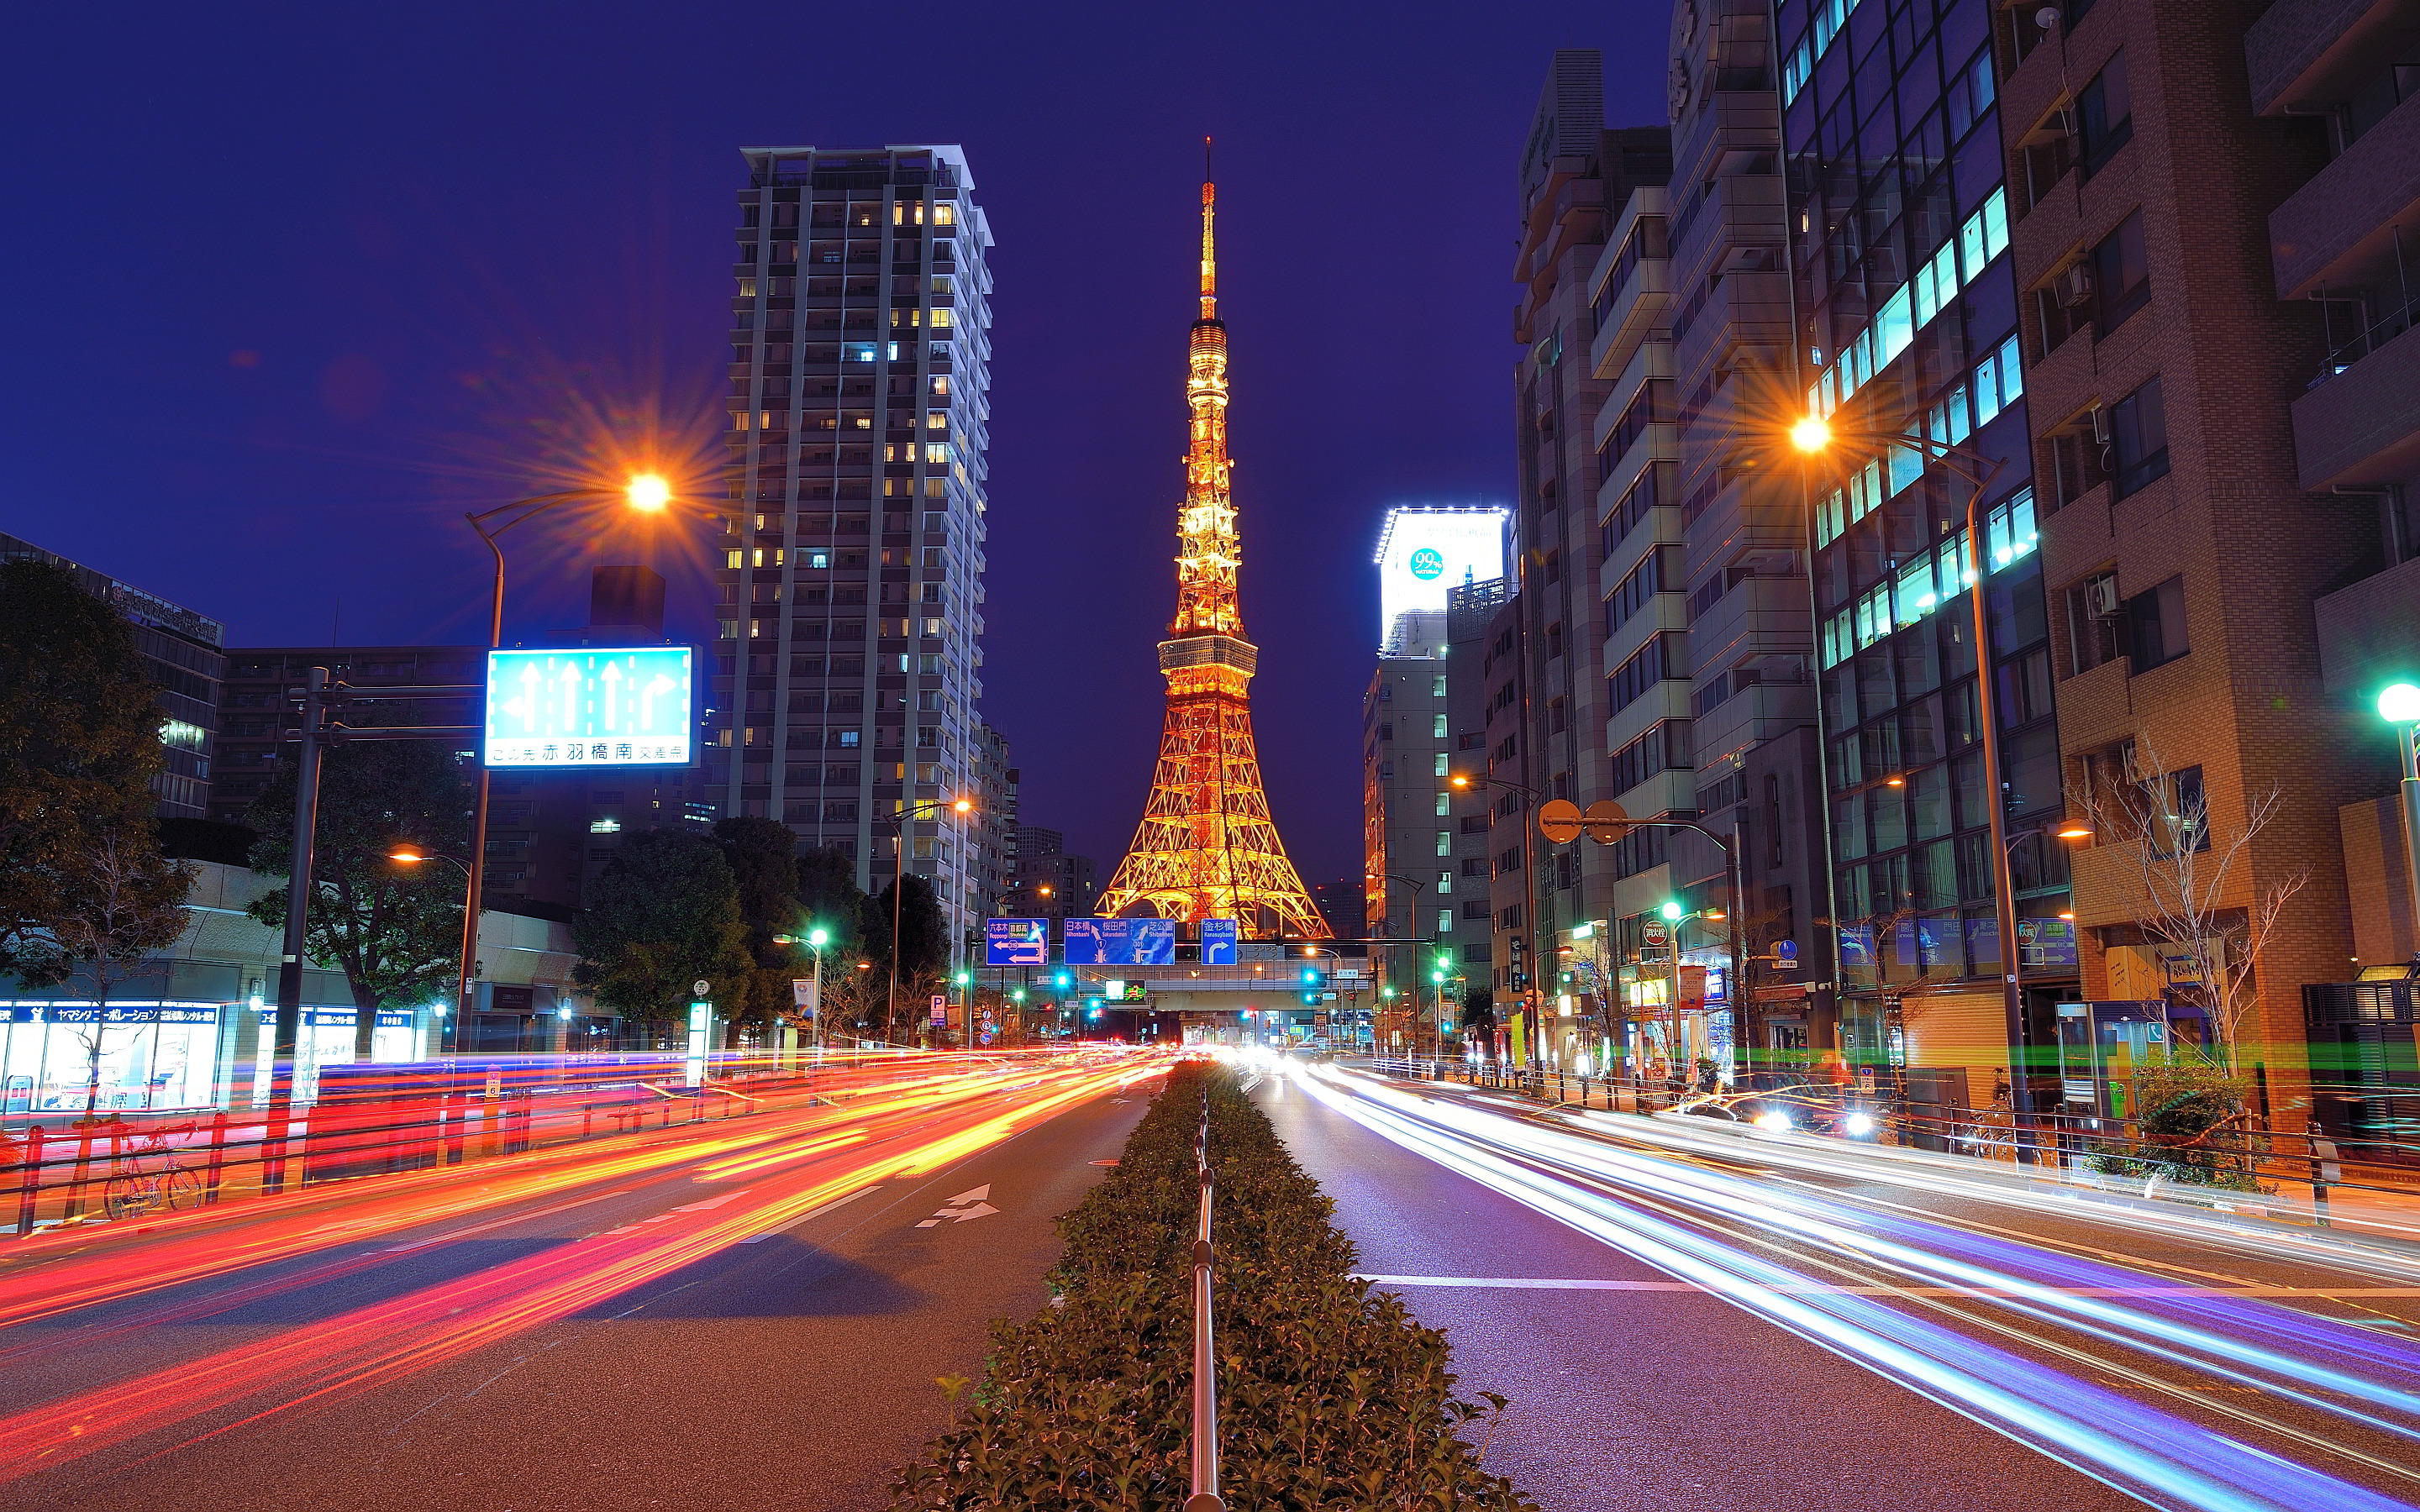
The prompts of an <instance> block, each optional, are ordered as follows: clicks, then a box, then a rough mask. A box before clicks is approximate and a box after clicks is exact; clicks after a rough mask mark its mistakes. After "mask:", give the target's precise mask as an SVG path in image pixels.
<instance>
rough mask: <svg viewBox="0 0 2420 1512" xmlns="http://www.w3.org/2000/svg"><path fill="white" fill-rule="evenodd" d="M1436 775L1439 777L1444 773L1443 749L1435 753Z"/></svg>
mask: <svg viewBox="0 0 2420 1512" xmlns="http://www.w3.org/2000/svg"><path fill="white" fill-rule="evenodd" d="M1436 775H1437V776H1439V777H1443V776H1445V775H1446V768H1445V752H1443V751H1438V752H1437V753H1436Z"/></svg>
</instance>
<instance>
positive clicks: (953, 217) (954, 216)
mask: <svg viewBox="0 0 2420 1512" xmlns="http://www.w3.org/2000/svg"><path fill="white" fill-rule="evenodd" d="M933 224H935V225H955V224H958V208H957V206H955V205H954V204H952V203H951V202H950V201H948V200H943V201H941V202H940V203H939V204H938V205H936V206H934V207H933Z"/></svg>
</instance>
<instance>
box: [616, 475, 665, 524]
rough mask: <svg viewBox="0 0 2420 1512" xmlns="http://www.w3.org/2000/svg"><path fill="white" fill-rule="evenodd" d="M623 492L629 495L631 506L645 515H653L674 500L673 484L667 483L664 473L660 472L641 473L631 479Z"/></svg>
mask: <svg viewBox="0 0 2420 1512" xmlns="http://www.w3.org/2000/svg"><path fill="white" fill-rule="evenodd" d="M623 492H624V493H625V494H626V495H627V496H628V499H629V501H630V507H631V508H632V509H635V510H637V511H639V512H640V513H641V514H644V515H653V514H655V513H657V512H658V511H659V510H661V509H662V508H663V507H664V506H665V505H666V504H669V503H671V502H672V501H673V486H672V485H671V484H669V483H666V482H665V481H664V479H663V474H661V473H659V472H642V473H640V474H639V475H638V476H636V477H634V478H632V479H631V480H630V482H629V486H628V487H627V488H625V489H624V490H623Z"/></svg>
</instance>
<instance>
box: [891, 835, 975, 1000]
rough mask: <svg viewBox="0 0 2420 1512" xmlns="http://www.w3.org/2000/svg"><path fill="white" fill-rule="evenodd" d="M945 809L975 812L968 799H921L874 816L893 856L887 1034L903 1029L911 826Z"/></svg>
mask: <svg viewBox="0 0 2420 1512" xmlns="http://www.w3.org/2000/svg"><path fill="white" fill-rule="evenodd" d="M944 808H947V809H948V810H950V811H951V812H953V813H960V814H970V813H972V812H974V811H975V806H974V803H973V801H972V800H971V799H968V798H920V799H918V800H917V801H916V802H914V803H903V804H901V805H900V806H899V809H898V811H897V812H895V813H888V814H876V815H875V816H874V822H875V823H876V824H877V825H890V826H891V840H892V866H891V987H890V990H889V991H888V992H886V993H885V994H884V995H883V999H882V1007H883V1017H882V1025H883V1028H884V1031H885V1032H886V1033H887V1032H890V1031H892V1030H895V1029H896V1028H897V1027H898V1026H899V904H900V900H902V899H903V898H905V897H906V896H907V825H909V824H910V823H912V822H914V821H915V820H917V819H920V818H923V817H926V816H929V815H931V814H934V813H938V812H939V811H940V810H942V809H944Z"/></svg>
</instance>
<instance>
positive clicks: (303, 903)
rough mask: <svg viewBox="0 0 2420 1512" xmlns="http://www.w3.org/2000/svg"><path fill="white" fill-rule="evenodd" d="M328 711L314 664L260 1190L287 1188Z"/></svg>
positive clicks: (324, 673)
mask: <svg viewBox="0 0 2420 1512" xmlns="http://www.w3.org/2000/svg"><path fill="white" fill-rule="evenodd" d="M327 712H328V669H327V668H325V667H314V668H312V669H311V670H310V671H309V673H308V674H307V675H306V676H305V678H304V679H303V684H302V740H301V742H300V744H299V745H298V746H297V747H296V748H295V752H294V837H293V843H292V850H293V859H292V861H291V862H290V864H289V866H288V868H287V882H286V942H285V947H284V950H283V953H282V955H281V956H280V958H279V961H278V965H277V1028H276V1040H275V1044H274V1047H273V1048H272V1050H271V1059H272V1065H273V1069H272V1071H271V1076H270V1083H269V1127H268V1130H267V1132H266V1134H265V1136H264V1140H265V1143H264V1149H263V1150H262V1154H263V1157H264V1158H263V1160H262V1162H261V1166H260V1192H261V1196H275V1195H276V1194H278V1193H280V1192H282V1191H284V1190H285V1189H286V1135H287V1128H288V1126H289V1125H290V1123H291V1121H292V1119H293V1116H294V1072H295V1070H296V1067H295V1063H294V1062H295V1053H296V1051H297V1049H298V1048H299V1046H300V1045H301V1042H302V940H303V936H304V935H305V934H306V933H309V930H310V923H311V865H312V851H313V848H314V846H315V844H316V842H317V840H318V826H319V765H320V755H321V739H320V737H321V721H322V720H323V719H324V718H325V717H327Z"/></svg>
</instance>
